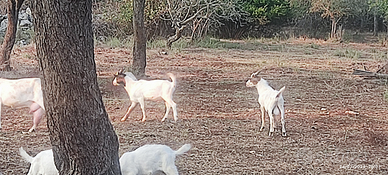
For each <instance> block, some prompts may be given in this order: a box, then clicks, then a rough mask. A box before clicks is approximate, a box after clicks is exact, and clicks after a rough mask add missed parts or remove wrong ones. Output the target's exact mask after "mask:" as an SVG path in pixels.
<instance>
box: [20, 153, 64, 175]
mask: <svg viewBox="0 0 388 175" xmlns="http://www.w3.org/2000/svg"><path fill="white" fill-rule="evenodd" d="M19 153H20V155H21V156H22V157H23V158H24V159H25V160H26V161H27V162H29V163H31V166H30V170H29V171H28V174H27V175H43V174H44V175H57V174H59V173H58V170H57V168H56V167H55V164H54V156H53V151H52V150H51V149H49V150H46V151H42V152H40V153H38V154H37V155H36V156H35V157H31V156H30V155H28V154H27V152H26V151H24V149H23V148H22V147H21V148H19Z"/></svg>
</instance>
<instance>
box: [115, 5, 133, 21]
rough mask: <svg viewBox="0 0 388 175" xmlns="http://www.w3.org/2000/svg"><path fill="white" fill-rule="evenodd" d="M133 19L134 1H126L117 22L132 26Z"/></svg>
mask: <svg viewBox="0 0 388 175" xmlns="http://www.w3.org/2000/svg"><path fill="white" fill-rule="evenodd" d="M132 18H133V5H132V0H128V1H125V2H124V3H123V4H122V5H121V7H120V15H119V16H118V18H117V20H118V21H120V22H121V23H124V24H128V25H131V24H132Z"/></svg>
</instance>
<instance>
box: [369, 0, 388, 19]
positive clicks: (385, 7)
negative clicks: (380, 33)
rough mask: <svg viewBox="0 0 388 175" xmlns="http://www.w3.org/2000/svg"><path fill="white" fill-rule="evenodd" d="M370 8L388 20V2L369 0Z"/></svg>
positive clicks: (385, 0) (387, 0)
mask: <svg viewBox="0 0 388 175" xmlns="http://www.w3.org/2000/svg"><path fill="white" fill-rule="evenodd" d="M369 7H370V10H372V11H376V12H377V13H378V14H380V15H381V16H382V17H383V18H384V19H385V20H388V0H369Z"/></svg>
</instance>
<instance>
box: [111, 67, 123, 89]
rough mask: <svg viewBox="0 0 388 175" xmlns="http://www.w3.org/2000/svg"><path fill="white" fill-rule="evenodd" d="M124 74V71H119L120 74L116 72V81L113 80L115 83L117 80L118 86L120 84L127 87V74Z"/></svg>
mask: <svg viewBox="0 0 388 175" xmlns="http://www.w3.org/2000/svg"><path fill="white" fill-rule="evenodd" d="M123 72H124V69H121V70H119V71H118V72H116V73H115V74H114V79H113V81H115V80H116V83H117V85H120V84H122V85H123V86H125V85H126V82H125V76H126V75H125V73H123Z"/></svg>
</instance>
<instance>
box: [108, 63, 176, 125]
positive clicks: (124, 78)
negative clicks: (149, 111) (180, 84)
mask: <svg viewBox="0 0 388 175" xmlns="http://www.w3.org/2000/svg"><path fill="white" fill-rule="evenodd" d="M167 75H168V76H169V77H170V78H171V80H172V82H170V81H168V80H151V81H147V80H137V79H136V77H135V76H134V75H133V74H132V73H131V72H125V73H123V70H121V71H119V72H117V73H116V74H115V75H114V80H113V85H115V86H118V85H120V84H122V85H124V88H125V90H126V91H127V93H128V95H129V98H130V100H131V102H132V104H131V106H130V107H129V109H128V112H127V113H126V114H125V116H124V117H123V118H121V121H125V120H126V119H127V118H128V116H129V114H130V113H131V112H132V110H133V109H134V108H135V107H136V105H137V104H138V103H140V107H141V110H142V113H143V119H142V120H141V121H142V122H144V121H145V120H146V115H145V109H144V100H152V101H159V100H164V101H165V104H166V114H165V115H164V117H163V119H162V122H163V121H164V120H166V118H167V116H168V113H169V112H170V108H172V110H173V115H174V120H175V121H177V120H178V117H177V116H178V114H177V109H176V103H175V102H174V101H172V94H173V93H174V91H175V85H176V78H175V76H174V75H173V74H172V73H168V74H167Z"/></svg>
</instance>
